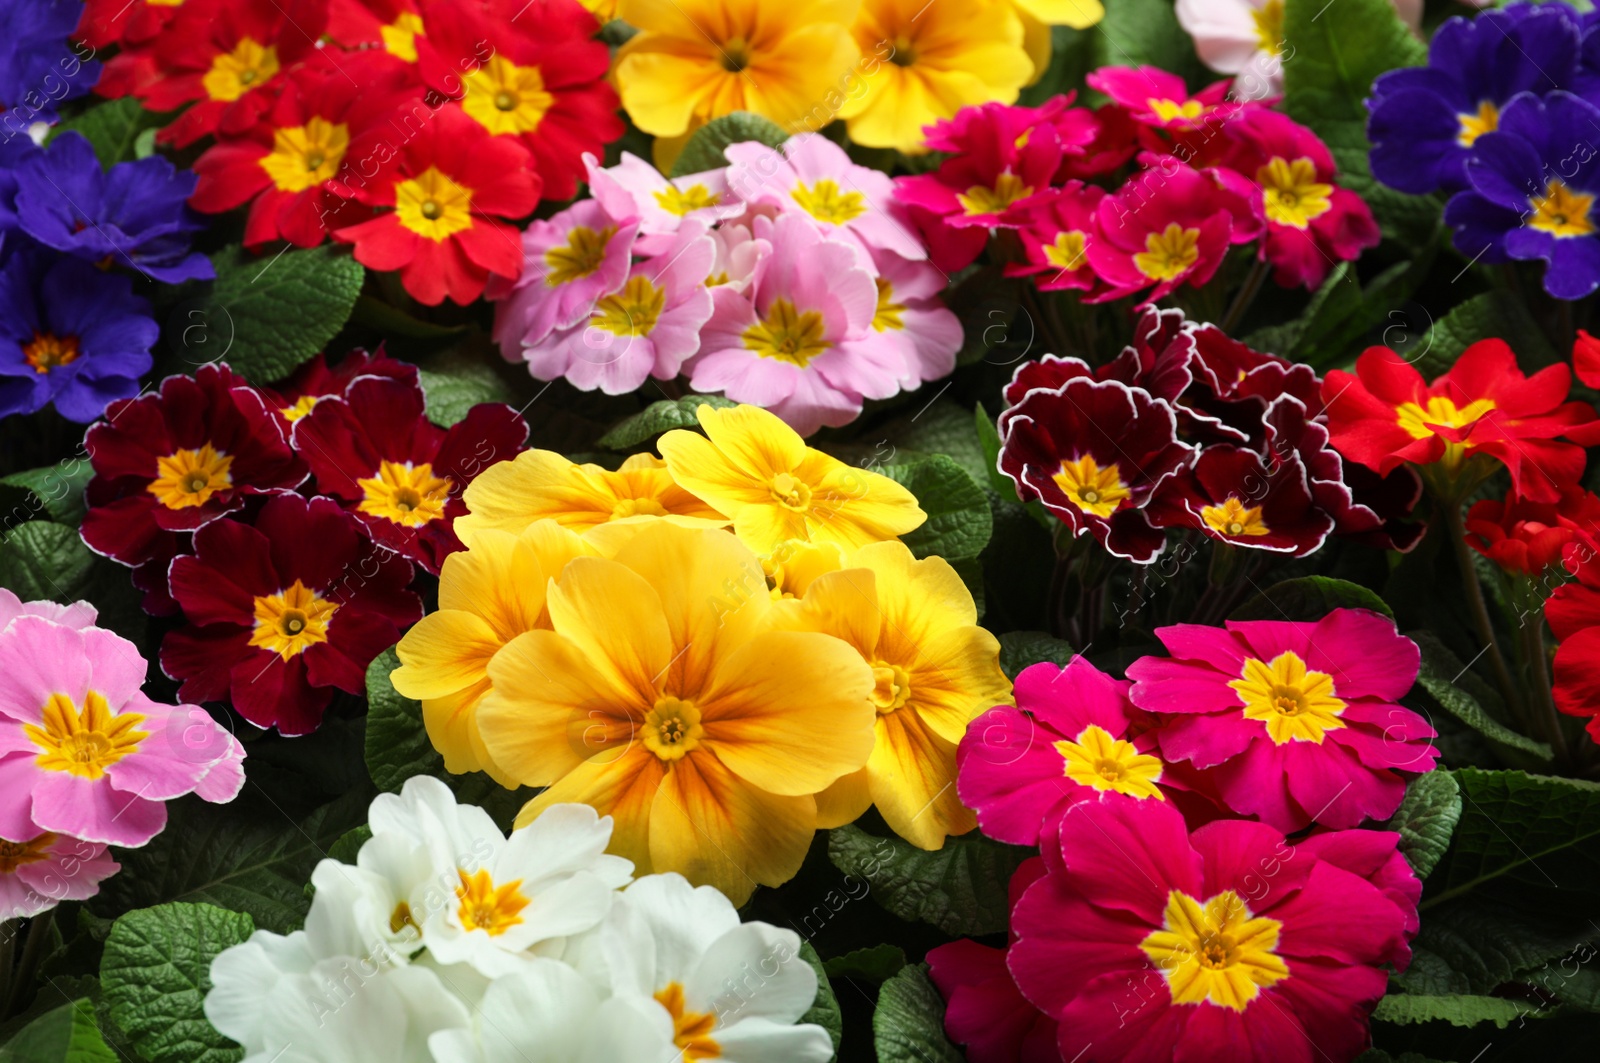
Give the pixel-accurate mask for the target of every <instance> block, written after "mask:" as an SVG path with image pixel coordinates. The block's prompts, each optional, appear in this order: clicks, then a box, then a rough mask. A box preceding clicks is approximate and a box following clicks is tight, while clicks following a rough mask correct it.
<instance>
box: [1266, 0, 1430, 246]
mask: <svg viewBox="0 0 1600 1063" xmlns="http://www.w3.org/2000/svg"><path fill="white" fill-rule="evenodd" d="M1283 35H1284V39H1285V40H1287V41H1289V42H1290V45H1291V46H1292V47H1293V49H1294V51H1293V54H1292V55H1289V56H1286V57H1285V61H1284V64H1283V87H1284V108H1285V110H1287V111H1288V112H1289V117H1291V118H1293V119H1295V120H1296V121H1298V122H1301V123H1303V124H1305V125H1308V126H1310V127H1311V129H1312V130H1313V131H1314V132H1316V134H1317V135H1318V136H1320V137H1321V138H1322V139H1323V141H1324V142H1325V143H1326V144H1327V145H1328V149H1329V150H1330V151H1331V152H1332V153H1333V158H1334V162H1335V163H1336V164H1337V165H1338V168H1339V173H1340V183H1341V184H1342V185H1344V186H1345V187H1346V188H1349V189H1351V190H1352V191H1354V192H1355V193H1356V194H1357V195H1359V196H1360V197H1361V198H1362V199H1364V200H1366V201H1367V204H1368V206H1370V207H1371V208H1372V211H1373V214H1374V215H1376V216H1377V218H1378V220H1379V221H1380V222H1381V223H1383V225H1384V228H1385V230H1386V232H1390V233H1392V234H1394V235H1400V236H1404V237H1407V238H1409V240H1410V241H1411V242H1412V243H1413V245H1416V244H1420V243H1421V241H1422V240H1423V239H1426V238H1428V237H1429V236H1431V234H1432V233H1433V231H1434V230H1435V229H1437V228H1438V225H1439V216H1440V211H1439V205H1438V203H1437V202H1436V201H1435V200H1434V199H1431V198H1425V197H1418V196H1407V195H1404V194H1402V193H1399V192H1395V191H1393V190H1392V189H1388V188H1385V187H1384V186H1382V185H1380V184H1378V183H1377V182H1376V181H1374V180H1373V179H1372V176H1371V170H1370V168H1369V166H1368V163H1367V155H1368V152H1369V151H1370V150H1371V145H1370V144H1369V143H1368V141H1367V134H1366V125H1367V108H1366V104H1365V102H1364V101H1365V99H1366V97H1367V96H1368V94H1369V93H1370V92H1371V89H1372V79H1373V78H1375V77H1377V76H1378V75H1379V74H1381V73H1383V72H1384V71H1386V70H1393V69H1395V68H1396V67H1403V66H1418V65H1420V64H1422V63H1424V62H1426V61H1427V48H1426V47H1425V46H1424V45H1423V44H1422V42H1421V41H1419V40H1417V39H1416V37H1414V36H1412V34H1411V31H1410V30H1409V29H1408V28H1407V27H1406V25H1405V23H1404V22H1402V21H1401V20H1400V16H1399V15H1397V14H1396V13H1395V10H1394V7H1393V5H1392V4H1390V3H1389V0H1338V3H1334V4H1329V3H1327V2H1326V0H1287V4H1286V7H1285V17H1284V28H1283Z"/></svg>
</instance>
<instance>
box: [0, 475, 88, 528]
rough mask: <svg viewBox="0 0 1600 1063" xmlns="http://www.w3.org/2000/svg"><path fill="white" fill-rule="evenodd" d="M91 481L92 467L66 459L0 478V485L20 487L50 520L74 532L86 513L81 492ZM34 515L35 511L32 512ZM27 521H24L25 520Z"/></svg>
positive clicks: (86, 509)
mask: <svg viewBox="0 0 1600 1063" xmlns="http://www.w3.org/2000/svg"><path fill="white" fill-rule="evenodd" d="M93 477H94V466H93V465H91V464H89V462H88V461H86V460H84V459H81V458H66V459H63V460H62V461H60V462H57V463H56V464H54V465H46V466H45V467H43V468H40V469H24V470H22V471H21V472H14V473H12V474H11V475H9V476H3V477H0V484H7V485H8V486H11V487H20V488H22V489H23V490H24V491H27V492H28V493H29V494H31V495H32V496H33V500H34V501H35V502H37V503H38V505H39V507H41V508H42V509H43V510H44V511H45V512H46V513H48V514H50V519H51V520H53V521H55V522H56V523H57V524H64V525H67V526H68V527H72V528H76V527H77V526H78V525H79V524H82V523H83V515H84V514H85V513H87V512H88V507H87V506H86V505H84V501H83V489H84V487H85V486H87V485H88V483H89V481H90V479H92V478H93ZM35 512H37V510H36V511H35ZM25 519H26V518H25Z"/></svg>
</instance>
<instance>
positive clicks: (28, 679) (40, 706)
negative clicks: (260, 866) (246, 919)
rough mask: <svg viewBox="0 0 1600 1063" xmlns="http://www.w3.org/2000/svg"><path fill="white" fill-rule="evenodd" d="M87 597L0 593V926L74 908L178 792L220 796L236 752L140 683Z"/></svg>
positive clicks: (126, 649) (215, 730) (191, 714)
mask: <svg viewBox="0 0 1600 1063" xmlns="http://www.w3.org/2000/svg"><path fill="white" fill-rule="evenodd" d="M95 619H96V614H95V610H94V607H93V606H91V605H89V604H88V603H87V602H78V603H76V604H73V605H57V604H55V603H53V602H23V601H21V600H20V599H18V598H17V596H16V595H14V594H12V593H11V592H10V591H8V590H5V589H3V588H0V921H4V920H7V919H16V918H23V917H27V916H32V915H36V914H38V913H39V912H42V911H45V910H47V909H50V908H53V907H55V906H56V905H57V904H59V903H60V902H62V901H66V900H84V899H86V898H89V897H92V896H94V895H95V893H96V892H98V890H99V885H100V883H101V882H102V881H103V880H104V879H106V878H107V877H109V876H111V875H113V874H115V873H116V871H117V870H118V865H117V863H116V861H115V860H113V859H112V858H111V857H110V855H109V854H108V853H107V851H106V847H107V846H108V845H117V846H122V847H124V848H127V847H135V846H140V845H144V844H145V843H147V842H149V841H150V839H151V838H153V837H155V836H156V835H157V834H159V833H160V832H161V829H162V828H163V827H165V826H166V822H167V806H166V802H168V801H170V800H172V799H173V798H177V797H181V796H183V795H184V794H189V793H195V794H199V795H200V796H201V797H202V798H204V799H205V800H207V801H212V802H217V803H222V802H226V801H231V800H233V798H234V797H235V796H237V794H238V793H239V789H240V787H241V786H243V785H244V768H243V761H244V747H243V746H242V745H240V744H239V741H238V739H236V738H234V737H233V735H231V734H229V733H228V731H227V730H226V729H224V728H222V727H221V726H219V725H218V724H217V723H216V722H215V721H214V720H212V718H211V716H210V715H209V714H208V713H206V711H205V710H204V709H201V708H199V707H197V706H194V705H160V704H157V703H156V702H154V701H151V700H150V699H149V698H148V697H146V696H145V695H144V693H143V692H142V690H141V689H140V688H141V687H142V686H143V685H144V680H145V673H146V671H147V670H148V666H147V664H146V662H145V659H144V658H143V657H142V656H140V654H139V649H138V647H137V646H135V645H134V644H133V643H131V642H129V641H128V640H127V639H124V638H122V637H120V636H118V635H115V634H113V633H112V632H110V631H107V630H105V629H103V628H99V627H96V626H95Z"/></svg>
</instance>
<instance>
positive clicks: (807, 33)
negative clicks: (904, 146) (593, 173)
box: [613, 0, 860, 169]
mask: <svg viewBox="0 0 1600 1063" xmlns="http://www.w3.org/2000/svg"><path fill="white" fill-rule="evenodd" d="M859 2H860V0H619V3H618V5H617V16H618V17H619V18H621V19H623V20H624V21H626V22H629V23H631V24H632V25H634V26H637V27H638V28H639V30H640V32H639V33H638V35H637V36H635V37H633V38H632V39H631V40H629V41H628V43H626V44H624V45H623V46H622V47H621V48H620V49H619V50H618V52H617V57H616V62H615V64H614V65H613V70H614V71H615V77H616V81H617V91H618V92H619V93H620V94H621V96H622V105H623V107H624V108H626V109H627V111H628V115H629V116H630V117H631V118H632V119H633V123H634V125H637V126H638V127H639V128H640V129H642V130H644V131H645V132H646V133H651V134H653V135H655V136H657V137H661V138H667V139H664V140H660V141H657V144H656V155H657V158H656V162H657V164H658V165H663V164H665V165H663V168H664V169H665V168H666V167H667V166H670V165H671V160H673V159H675V158H676V156H677V154H678V152H679V151H681V150H682V145H683V141H684V140H686V139H687V137H688V136H689V134H691V133H693V132H694V131H695V130H696V129H698V128H699V127H700V126H702V125H704V124H705V123H707V122H709V121H710V120H711V119H713V118H719V117H721V116H722V115H725V114H731V113H732V112H734V111H753V112H754V113H756V114H759V115H764V116H765V117H767V118H770V119H772V120H773V121H774V122H777V123H778V124H779V125H781V126H783V127H784V128H786V129H788V130H790V131H791V132H800V131H801V130H802V128H803V126H802V123H803V122H804V120H805V119H806V118H807V117H808V116H812V114H813V111H814V110H815V109H816V108H817V107H818V104H819V102H820V101H822V100H824V99H825V98H826V97H827V96H828V93H829V92H830V90H833V89H835V88H837V87H838V86H839V84H840V83H841V81H842V80H843V79H845V78H847V77H848V75H849V74H850V72H851V71H852V70H854V68H855V65H856V61H857V59H858V56H859V53H858V52H857V51H856V45H855V41H854V40H852V39H851V36H850V31H849V25H850V20H851V19H852V18H854V17H855V13H856V6H857V4H858V3H859Z"/></svg>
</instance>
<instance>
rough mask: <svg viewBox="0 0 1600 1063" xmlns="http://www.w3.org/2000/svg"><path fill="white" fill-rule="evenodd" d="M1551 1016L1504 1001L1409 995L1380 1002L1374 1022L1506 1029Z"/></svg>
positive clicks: (1497, 999) (1483, 998) (1396, 996)
mask: <svg viewBox="0 0 1600 1063" xmlns="http://www.w3.org/2000/svg"><path fill="white" fill-rule="evenodd" d="M1538 1014H1544V1015H1548V1014H1550V1012H1549V1011H1540V1010H1537V1009H1535V1008H1532V1007H1530V1006H1528V1004H1527V1003H1525V1002H1524V1001H1520V1000H1507V999H1505V998H1504V997H1480V996H1466V995H1452V996H1441V997H1427V996H1412V995H1411V994H1409V993H1390V994H1389V995H1388V996H1386V997H1384V998H1383V999H1382V1000H1380V1001H1378V1006H1377V1007H1376V1008H1374V1009H1373V1012H1372V1018H1373V1019H1374V1020H1375V1021H1377V1022H1393V1023H1398V1024H1400V1025H1410V1024H1412V1023H1418V1022H1448V1023H1449V1024H1450V1025H1452V1026H1477V1025H1478V1024H1479V1023H1484V1022H1492V1023H1494V1024H1495V1026H1497V1027H1499V1028H1500V1029H1502V1030H1503V1029H1505V1028H1506V1027H1507V1026H1509V1025H1510V1024H1511V1023H1513V1022H1520V1021H1521V1020H1522V1019H1523V1018H1524V1017H1525V1016H1528V1015H1538Z"/></svg>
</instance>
